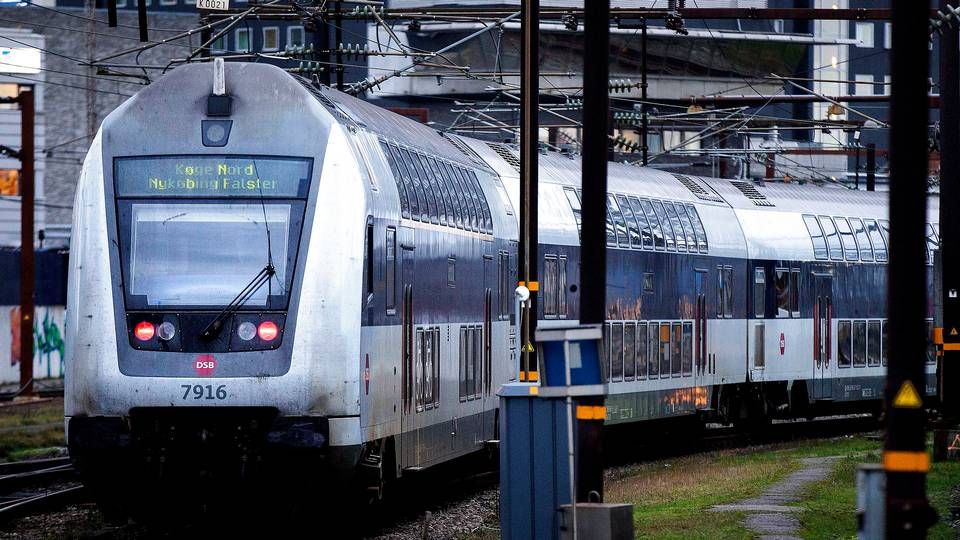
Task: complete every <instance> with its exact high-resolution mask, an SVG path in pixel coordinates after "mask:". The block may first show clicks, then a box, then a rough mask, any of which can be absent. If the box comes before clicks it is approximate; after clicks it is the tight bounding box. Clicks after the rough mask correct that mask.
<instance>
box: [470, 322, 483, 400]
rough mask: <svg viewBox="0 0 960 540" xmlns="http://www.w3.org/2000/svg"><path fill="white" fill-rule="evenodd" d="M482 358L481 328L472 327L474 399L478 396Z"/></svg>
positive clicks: (481, 373)
mask: <svg viewBox="0 0 960 540" xmlns="http://www.w3.org/2000/svg"><path fill="white" fill-rule="evenodd" d="M482 357H483V328H481V327H479V326H474V327H473V370H472V373H473V395H474V397H479V396H480V381H481V380H482V379H481V377H482V375H483V364H482V363H481V359H482Z"/></svg>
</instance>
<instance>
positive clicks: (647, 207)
mask: <svg viewBox="0 0 960 540" xmlns="http://www.w3.org/2000/svg"><path fill="white" fill-rule="evenodd" d="M640 205H641V206H642V207H643V212H644V213H645V214H647V221H649V222H650V230H651V232H652V233H653V246H654V248H656V249H657V251H663V249H664V247H665V246H666V243H665V241H664V238H663V229H662V228H661V227H660V219H659V218H658V217H657V214H656V212H654V211H653V203H651V202H650V201H648V200H647V199H640Z"/></svg>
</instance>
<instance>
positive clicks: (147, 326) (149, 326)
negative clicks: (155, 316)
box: [133, 321, 156, 341]
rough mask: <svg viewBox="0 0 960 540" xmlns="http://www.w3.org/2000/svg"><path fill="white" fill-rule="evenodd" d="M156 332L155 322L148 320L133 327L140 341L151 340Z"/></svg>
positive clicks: (134, 333)
mask: <svg viewBox="0 0 960 540" xmlns="http://www.w3.org/2000/svg"><path fill="white" fill-rule="evenodd" d="M155 333H156V329H155V328H154V327H153V323H150V322H147V321H141V322H139V323H137V325H136V326H134V327H133V335H134V336H136V337H137V339H139V340H140V341H150V340H151V339H153V335H154V334H155Z"/></svg>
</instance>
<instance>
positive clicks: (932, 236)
mask: <svg viewBox="0 0 960 540" xmlns="http://www.w3.org/2000/svg"><path fill="white" fill-rule="evenodd" d="M926 238H927V264H933V252H934V251H936V250H938V249H939V248H940V239H939V238H937V233H936V232H934V230H933V225H931V224H929V223H927V227H926Z"/></svg>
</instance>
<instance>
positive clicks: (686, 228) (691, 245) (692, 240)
mask: <svg viewBox="0 0 960 540" xmlns="http://www.w3.org/2000/svg"><path fill="white" fill-rule="evenodd" d="M676 204H677V213H678V214H680V223H681V224H682V225H683V234H684V235H685V236H686V239H687V251H689V252H690V253H696V252H697V235H696V233H695V232H694V229H693V223H691V221H690V216H688V215H687V210H686V208H684V206H683V205H682V204H680V203H676Z"/></svg>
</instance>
